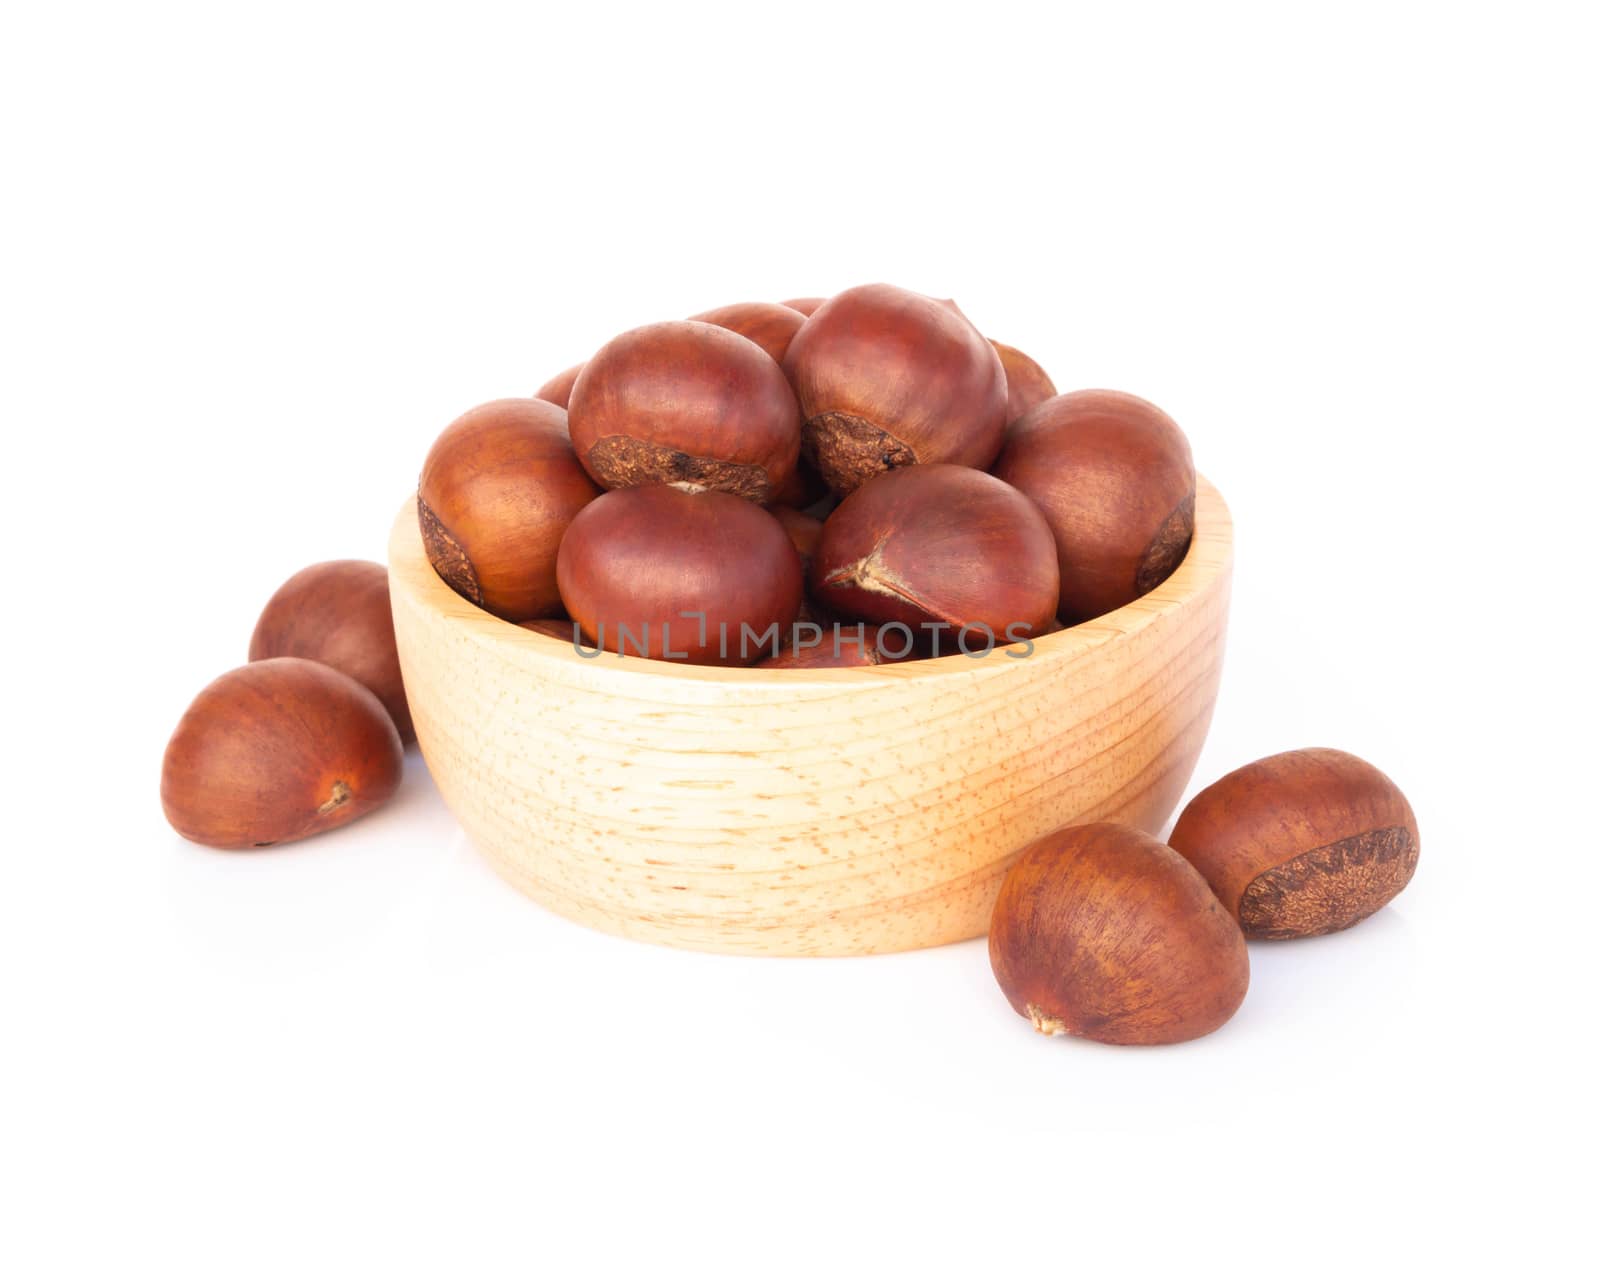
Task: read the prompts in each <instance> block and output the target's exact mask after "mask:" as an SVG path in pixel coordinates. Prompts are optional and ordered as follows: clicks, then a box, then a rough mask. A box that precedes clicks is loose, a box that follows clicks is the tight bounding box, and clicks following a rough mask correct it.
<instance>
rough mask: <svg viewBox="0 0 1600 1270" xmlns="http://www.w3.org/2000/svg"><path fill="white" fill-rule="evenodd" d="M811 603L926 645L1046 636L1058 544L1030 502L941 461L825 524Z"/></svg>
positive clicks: (888, 477)
mask: <svg viewBox="0 0 1600 1270" xmlns="http://www.w3.org/2000/svg"><path fill="white" fill-rule="evenodd" d="M810 582H811V593H812V594H813V595H814V596H815V597H816V598H817V600H818V601H820V602H821V603H822V604H824V605H826V606H827V607H829V608H831V609H834V610H836V611H838V612H840V613H844V614H847V615H849V616H851V617H855V618H861V619H863V620H865V621H868V622H876V623H903V624H904V625H906V626H908V627H910V629H911V630H912V631H913V632H915V633H917V634H918V636H919V637H926V636H928V635H932V634H935V633H937V632H938V631H940V630H941V629H948V630H949V631H950V632H951V635H952V636H953V637H959V634H960V633H961V632H963V631H969V630H970V631H983V632H986V636H985V638H986V639H987V640H989V641H999V642H1012V641H1017V640H1026V639H1029V638H1031V637H1033V636H1037V635H1043V634H1044V633H1045V629H1046V627H1047V626H1048V625H1049V623H1050V620H1051V618H1052V617H1053V615H1054V614H1055V610H1056V588H1057V585H1058V574H1057V569H1056V551H1055V541H1054V539H1052V538H1051V536H1050V527H1049V525H1047V524H1046V523H1045V519H1044V516H1043V515H1042V514H1041V513H1040V511H1039V509H1038V508H1037V507H1035V506H1034V505H1033V504H1032V503H1031V502H1030V501H1029V500H1028V499H1027V497H1026V496H1024V495H1023V494H1020V493H1018V492H1017V491H1016V490H1014V489H1012V488H1011V487H1010V486H1009V485H1007V484H1005V483H1004V482H1003V481H999V480H996V479H995V478H994V477H992V476H990V475H989V474H988V473H986V472H980V471H977V470H976V469H975V468H970V467H957V466H954V465H952V464H948V463H934V464H922V465H918V466H916V467H908V468H901V469H899V470H897V471H892V472H887V473H885V474H884V475H882V476H880V477H878V478H876V479H875V480H872V481H869V482H867V484H865V485H863V486H861V487H860V488H859V489H857V490H856V491H855V493H853V494H851V495H850V496H849V497H848V498H846V499H845V500H844V502H842V503H840V504H839V506H838V507H837V508H836V509H835V510H834V512H833V514H832V515H830V516H829V517H828V519H827V520H826V521H825V522H824V523H823V526H822V537H821V540H820V542H819V543H818V545H817V548H816V554H815V555H814V556H813V558H812V561H811V571H810Z"/></svg>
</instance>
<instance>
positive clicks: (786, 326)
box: [689, 300, 806, 364]
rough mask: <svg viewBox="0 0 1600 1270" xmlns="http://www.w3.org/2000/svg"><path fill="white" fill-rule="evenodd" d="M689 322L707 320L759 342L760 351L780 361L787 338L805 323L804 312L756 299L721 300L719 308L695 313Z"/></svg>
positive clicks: (785, 351) (786, 346) (791, 337)
mask: <svg viewBox="0 0 1600 1270" xmlns="http://www.w3.org/2000/svg"><path fill="white" fill-rule="evenodd" d="M689 320H690V321H691V322H709V323H710V324H711V325H712V326H720V327H721V328H722V329H723V330H725V331H732V332H733V333H734V334H735V335H742V336H744V337H745V339H747V340H750V341H751V342H752V343H754V344H757V345H759V346H760V348H761V351H762V352H764V353H766V355H767V356H768V357H770V358H772V360H773V361H775V362H778V363H780V364H781V363H782V362H783V355H784V354H785V353H787V352H788V351H789V341H790V340H792V339H794V333H795V332H796V331H798V330H799V329H800V328H801V327H802V326H804V325H805V321H806V315H805V314H804V313H801V312H800V311H799V310H798V309H792V308H790V307H789V306H788V305H786V304H768V303H766V302H764V301H760V300H752V301H747V302H745V303H743V304H725V305H723V306H722V307H721V308H717V309H707V310H706V311H705V312H704V313H696V314H695V315H694V316H693V317H691V318H690V319H689Z"/></svg>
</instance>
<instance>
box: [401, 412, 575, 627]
mask: <svg viewBox="0 0 1600 1270" xmlns="http://www.w3.org/2000/svg"><path fill="white" fill-rule="evenodd" d="M599 494H600V489H599V487H598V486H596V485H595V483H594V482H593V481H591V480H590V479H589V476H588V474H587V473H586V472H585V471H584V470H583V467H582V466H581V465H580V464H579V462H578V460H577V457H576V456H575V455H574V454H573V452H572V443H571V442H570V441H569V440H568V439H567V417H566V413H565V412H564V411H563V410H562V409H561V408H560V407H559V406H555V405H551V404H550V403H549V402H547V401H541V400H538V399H537V398H531V397H508V398H505V399H503V400H500V401H491V402H488V403H487V404H485V405H482V406H478V407H476V408H475V409H472V410H469V411H467V413H466V414H464V415H462V416H461V417H460V418H459V419H457V420H456V421H455V422H454V423H452V424H451V425H450V426H449V427H448V428H446V429H445V430H444V431H443V432H442V433H440V435H439V439H438V440H437V441H435V442H434V443H433V448H432V449H431V450H429V451H428V457H427V459H426V460H425V461H424V462H423V464H422V475H421V477H420V478H419V480H418V481H417V520H418V524H419V527H420V528H421V530H422V541H423V544H424V546H425V547H426V548H427V552H428V560H429V562H430V563H431V564H432V565H433V567H434V570H435V571H436V572H437V573H438V574H439V576H440V577H441V578H443V579H444V580H445V581H446V582H447V583H449V584H450V586H451V587H452V588H453V589H454V590H455V591H456V592H457V593H459V594H460V595H462V596H463V597H465V598H466V599H468V600H470V601H472V603H474V604H476V605H477V606H478V607H479V608H483V609H487V610H488V611H489V612H491V613H493V614H494V615H495V616H497V617H503V618H505V619H506V620H507V621H508V622H525V621H528V620H530V619H532V618H536V617H545V616H548V615H550V614H553V613H558V612H560V610H561V596H560V593H559V591H558V590H557V588H556V551H557V549H558V548H559V547H560V545H561V536H562V534H564V533H565V532H566V529H567V526H568V525H569V524H570V523H571V522H572V518H573V517H574V516H576V515H577V514H578V512H579V511H580V510H582V509H583V507H585V506H586V505H587V504H588V503H590V502H591V501H592V500H593V499H595V498H597V497H598V496H599Z"/></svg>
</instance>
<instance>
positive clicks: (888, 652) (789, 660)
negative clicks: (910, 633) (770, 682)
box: [760, 618, 913, 670]
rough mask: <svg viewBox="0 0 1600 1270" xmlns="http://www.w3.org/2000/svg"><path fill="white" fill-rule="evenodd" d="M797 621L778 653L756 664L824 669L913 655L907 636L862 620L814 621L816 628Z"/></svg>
mask: <svg viewBox="0 0 1600 1270" xmlns="http://www.w3.org/2000/svg"><path fill="white" fill-rule="evenodd" d="M803 622H804V619H803V618H802V620H801V624H797V626H796V632H795V633H796V635H797V636H799V637H800V638H796V639H795V640H793V641H792V642H791V643H790V644H789V645H788V646H787V647H786V648H784V649H783V651H782V652H780V653H778V654H777V655H776V656H773V657H769V658H767V660H766V661H764V662H762V663H761V664H760V668H761V669H762V670H827V669H840V668H848V667H851V666H883V665H887V664H889V663H891V662H897V661H905V660H907V659H909V658H911V657H912V656H913V647H912V644H911V642H910V640H909V639H908V638H901V637H900V633H899V632H897V631H880V630H879V628H878V627H876V626H868V625H866V624H865V623H861V622H857V623H849V622H818V623H815V625H816V626H817V630H816V631H811V630H808V629H806V628H805V627H804V625H803Z"/></svg>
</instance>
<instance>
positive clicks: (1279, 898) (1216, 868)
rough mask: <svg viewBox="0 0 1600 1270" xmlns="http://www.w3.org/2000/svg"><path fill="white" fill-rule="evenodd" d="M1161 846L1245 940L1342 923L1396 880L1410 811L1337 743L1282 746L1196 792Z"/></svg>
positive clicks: (1410, 830)
mask: <svg viewBox="0 0 1600 1270" xmlns="http://www.w3.org/2000/svg"><path fill="white" fill-rule="evenodd" d="M1171 845H1172V848H1173V850H1175V851H1177V852H1178V853H1179V854H1180V855H1182V856H1183V857H1184V858H1185V859H1186V860H1188V861H1189V863H1190V864H1192V865H1194V867H1195V868H1196V869H1198V870H1199V871H1200V875H1201V876H1202V877H1204V878H1205V880H1206V881H1207V882H1208V883H1210V884H1211V889H1212V890H1213V891H1215V892H1216V893H1217V898H1218V899H1220V900H1221V901H1222V906H1223V907H1224V908H1225V909H1227V910H1228V912H1229V913H1230V914H1232V915H1233V916H1234V917H1235V918H1236V919H1237V920H1238V922H1239V925H1240V927H1241V928H1242V929H1243V930H1244V933H1245V935H1247V936H1248V937H1249V938H1251V939H1298V938H1299V937H1301V936H1302V935H1326V934H1329V933H1331V932H1333V931H1337V930H1345V929H1346V928H1348V927H1351V926H1354V925H1355V924H1356V923H1357V922H1359V921H1361V920H1363V919H1364V918H1367V917H1371V916H1372V914H1374V913H1376V912H1377V911H1378V910H1379V909H1380V908H1382V907H1383V906H1384V905H1385V904H1387V903H1388V902H1389V901H1390V900H1392V899H1393V898H1394V897H1395V896H1396V895H1398V894H1400V892H1401V891H1402V890H1404V889H1405V885H1406V883H1407V882H1409V881H1411V875H1412V874H1413V873H1415V872H1416V869H1417V852H1418V849H1419V847H1420V845H1421V843H1420V840H1419V839H1418V836H1417V820H1416V817H1415V816H1414V815H1413V814H1412V812H1411V804H1410V803H1408V802H1407V801H1406V797H1405V795H1404V794H1402V793H1401V792H1400V790H1399V789H1398V788H1396V786H1395V783H1394V782H1393V781H1391V780H1390V779H1389V778H1388V777H1387V776H1385V775H1384V774H1383V773H1382V772H1380V771H1379V770H1378V769H1377V768H1376V767H1373V766H1372V764H1370V763H1367V762H1364V761H1362V760H1361V759H1359V758H1357V757H1356V756H1355V755H1353V754H1346V753H1344V752H1343V751H1342V750H1323V749H1309V750H1290V751H1289V752H1288V753H1286V754H1274V755H1273V756H1272V757H1270V758H1264V759H1260V760H1258V761H1256V762H1254V763H1250V764H1247V765H1246V766H1244V767H1241V768H1239V769H1238V770H1237V771H1233V772H1229V773H1228V775H1226V776H1224V777H1223V778H1222V779H1221V780H1219V781H1217V782H1216V784H1214V785H1209V786H1207V787H1206V788H1205V789H1203V790H1201V791H1200V792H1199V793H1198V794H1196V795H1195V797H1194V800H1193V801H1192V802H1191V803H1190V804H1189V805H1188V806H1187V807H1185V808H1184V809H1183V815H1181V816H1179V817H1178V823H1177V824H1176V825H1175V826H1174V827H1173V830H1172V839H1171Z"/></svg>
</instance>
